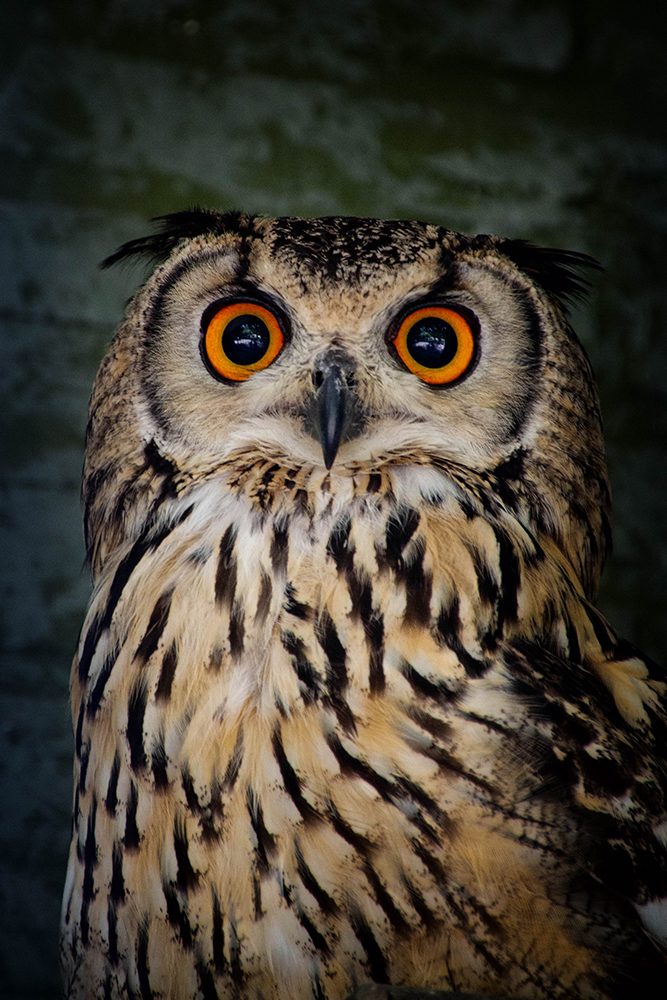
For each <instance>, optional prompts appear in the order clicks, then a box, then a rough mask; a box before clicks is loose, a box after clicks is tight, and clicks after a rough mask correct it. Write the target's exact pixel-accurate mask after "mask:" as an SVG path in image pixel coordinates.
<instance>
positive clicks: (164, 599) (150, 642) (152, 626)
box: [135, 590, 172, 666]
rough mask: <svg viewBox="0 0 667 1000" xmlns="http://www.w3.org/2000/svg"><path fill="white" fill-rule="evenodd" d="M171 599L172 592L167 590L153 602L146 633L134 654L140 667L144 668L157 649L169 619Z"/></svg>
mask: <svg viewBox="0 0 667 1000" xmlns="http://www.w3.org/2000/svg"><path fill="white" fill-rule="evenodd" d="M171 598H172V592H171V591H170V590H169V591H167V592H166V593H164V594H161V596H160V597H158V599H157V601H156V602H155V607H154V608H153V610H152V612H151V616H150V619H149V621H148V628H147V629H146V632H145V634H144V636H143V638H142V640H141V642H140V643H139V648H138V649H137V652H136V654H135V659H136V660H137V661H138V663H139V664H140V666H144V664H146V663H147V662H148V660H149V659H150V658H151V656H152V655H153V653H154V652H155V650H156V649H157V644H158V642H159V641H160V636H161V635H162V633H163V632H164V630H165V626H166V624H167V619H168V618H169V611H170V609H171Z"/></svg>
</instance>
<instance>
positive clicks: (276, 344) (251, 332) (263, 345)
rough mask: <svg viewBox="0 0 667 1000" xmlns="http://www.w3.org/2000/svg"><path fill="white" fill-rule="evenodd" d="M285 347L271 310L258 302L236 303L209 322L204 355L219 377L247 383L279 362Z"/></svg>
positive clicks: (223, 308) (225, 308) (215, 314)
mask: <svg viewBox="0 0 667 1000" xmlns="http://www.w3.org/2000/svg"><path fill="white" fill-rule="evenodd" d="M205 320H206V314H205ZM284 343H285V338H284V337H283V333H282V330H281V329H280V325H279V323H278V320H277V319H276V317H275V316H274V315H273V313H271V312H269V310H268V309H265V308H264V306H260V305H258V304H257V303H256V302H232V303H230V304H228V305H225V306H222V307H221V308H220V309H218V310H217V311H216V312H214V313H213V315H212V316H211V318H210V319H208V321H207V322H205V329H204V338H203V341H202V352H203V354H204V358H205V360H206V361H207V362H208V364H209V365H210V366H211V368H213V369H214V370H215V371H216V372H217V373H218V375H222V377H223V378H226V379H230V380H231V381H232V382H245V380H246V379H249V378H250V376H251V375H252V374H254V372H258V371H261V370H262V368H267V367H268V366H269V365H270V364H271V362H272V361H275V359H276V358H277V356H278V354H279V353H280V349H281V348H282V346H283V344H284Z"/></svg>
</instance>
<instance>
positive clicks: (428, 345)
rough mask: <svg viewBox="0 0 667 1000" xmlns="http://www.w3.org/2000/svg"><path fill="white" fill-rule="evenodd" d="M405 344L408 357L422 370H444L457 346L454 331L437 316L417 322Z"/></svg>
mask: <svg viewBox="0 0 667 1000" xmlns="http://www.w3.org/2000/svg"><path fill="white" fill-rule="evenodd" d="M405 342H406V347H407V349H408V351H409V352H410V355H411V356H412V357H413V358H414V360H415V361H416V362H417V364H419V365H423V366H424V368H444V366H445V365H448V364H449V362H450V361H451V360H452V358H454V357H455V355H456V352H457V350H458V346H459V342H458V339H457V336H456V332H455V331H454V329H453V328H452V327H451V326H450V325H449V323H446V322H445V320H444V319H439V318H438V317H437V316H426V317H424V319H420V320H418V321H417V322H416V323H415V325H414V326H413V327H411V329H410V332H409V333H408V335H407V337H406V340H405Z"/></svg>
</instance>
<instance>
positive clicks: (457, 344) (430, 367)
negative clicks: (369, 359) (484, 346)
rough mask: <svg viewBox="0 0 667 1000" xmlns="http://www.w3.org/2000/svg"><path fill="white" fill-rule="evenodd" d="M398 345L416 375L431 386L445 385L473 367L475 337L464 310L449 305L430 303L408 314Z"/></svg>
mask: <svg viewBox="0 0 667 1000" xmlns="http://www.w3.org/2000/svg"><path fill="white" fill-rule="evenodd" d="M394 347H395V348H396V352H397V353H398V356H399V358H400V359H401V361H402V362H403V364H404V365H405V366H406V368H408V370H409V371H411V372H412V373H413V375H418V376H419V378H420V379H421V380H422V382H427V383H428V384H429V385H445V384H446V383H448V382H453V381H454V380H455V379H457V378H460V377H461V375H463V373H464V372H465V371H467V369H468V368H469V367H470V363H471V362H472V359H473V356H474V353H475V338H474V336H473V332H472V329H471V327H470V323H469V322H468V320H467V319H465V318H464V317H463V316H462V315H461V313H459V312H455V310H454V309H448V308H447V307H446V306H427V307H426V308H424V309H416V310H415V311H414V312H412V313H410V314H409V315H408V316H406V317H405V319H404V320H403V322H402V323H401V325H400V327H399V329H398V333H397V334H396V336H395V337H394Z"/></svg>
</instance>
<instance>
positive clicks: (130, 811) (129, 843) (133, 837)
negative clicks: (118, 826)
mask: <svg viewBox="0 0 667 1000" xmlns="http://www.w3.org/2000/svg"><path fill="white" fill-rule="evenodd" d="M138 805H139V793H138V791H137V786H136V785H135V783H134V782H133V781H131V782H130V794H129V797H128V801H127V808H126V814H125V836H124V837H123V843H124V844H125V847H126V848H127V850H128V851H131V850H136V849H137V848H138V847H139V828H138V827H137V806H138Z"/></svg>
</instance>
